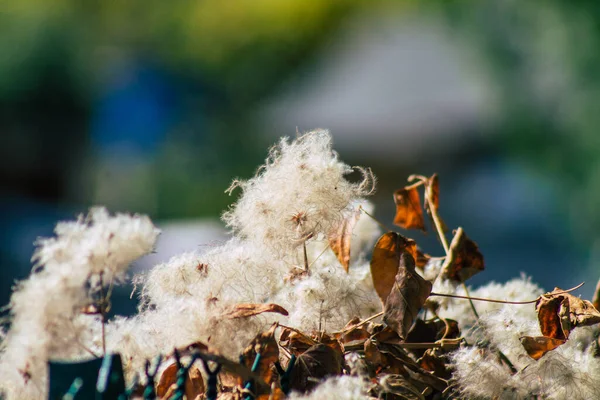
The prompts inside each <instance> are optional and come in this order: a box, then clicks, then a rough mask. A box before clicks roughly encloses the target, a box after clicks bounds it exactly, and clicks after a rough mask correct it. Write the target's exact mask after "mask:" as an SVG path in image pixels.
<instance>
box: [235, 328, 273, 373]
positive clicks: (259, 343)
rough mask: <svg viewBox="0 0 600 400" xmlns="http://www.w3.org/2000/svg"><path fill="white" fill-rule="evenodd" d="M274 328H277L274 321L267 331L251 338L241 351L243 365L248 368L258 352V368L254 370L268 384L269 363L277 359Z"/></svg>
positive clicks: (270, 371)
mask: <svg viewBox="0 0 600 400" xmlns="http://www.w3.org/2000/svg"><path fill="white" fill-rule="evenodd" d="M275 329H277V324H276V323H275V324H273V326H272V327H271V328H270V329H269V330H268V331H266V332H263V333H260V334H258V335H257V336H256V337H255V338H254V339H252V342H250V345H249V346H248V347H246V348H245V349H244V351H243V353H242V355H243V359H244V365H245V366H246V367H248V368H252V365H253V364H254V360H255V359H256V357H257V355H258V354H260V361H259V364H258V369H257V370H256V371H255V372H256V373H258V374H259V375H260V376H261V377H262V378H263V379H264V381H265V382H266V383H267V384H269V385H270V384H271V382H272V381H273V371H272V370H271V365H272V364H273V363H275V362H277V361H278V360H279V346H278V345H277V342H276V341H275V337H274V335H275Z"/></svg>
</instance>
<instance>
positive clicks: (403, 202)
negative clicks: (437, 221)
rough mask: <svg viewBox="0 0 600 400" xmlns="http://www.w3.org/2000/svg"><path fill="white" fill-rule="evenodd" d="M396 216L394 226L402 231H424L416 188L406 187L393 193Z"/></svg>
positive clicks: (421, 210) (419, 199)
mask: <svg viewBox="0 0 600 400" xmlns="http://www.w3.org/2000/svg"><path fill="white" fill-rule="evenodd" d="M394 203H396V216H395V217H394V225H398V226H399V227H401V228H403V229H421V230H423V231H424V230H425V221H424V219H423V209H422V208H421V198H420V196H419V191H418V190H417V188H416V187H412V186H407V187H404V188H402V189H398V190H396V191H395V192H394Z"/></svg>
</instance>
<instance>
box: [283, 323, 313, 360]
mask: <svg viewBox="0 0 600 400" xmlns="http://www.w3.org/2000/svg"><path fill="white" fill-rule="evenodd" d="M314 344H316V342H315V341H314V339H312V338H311V337H310V336H307V335H304V334H300V333H298V332H296V331H293V330H291V329H289V328H282V331H281V336H279V345H280V346H281V347H285V348H286V349H288V351H290V352H291V353H292V354H295V355H296V356H299V355H300V354H302V353H304V352H305V351H306V350H308V349H309V348H310V347H311V346H313V345H314Z"/></svg>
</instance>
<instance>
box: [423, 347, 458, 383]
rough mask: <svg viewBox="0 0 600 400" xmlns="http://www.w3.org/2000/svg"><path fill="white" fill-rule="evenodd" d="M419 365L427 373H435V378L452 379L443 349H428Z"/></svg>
mask: <svg viewBox="0 0 600 400" xmlns="http://www.w3.org/2000/svg"><path fill="white" fill-rule="evenodd" d="M418 363H419V365H420V366H421V368H423V369H424V370H425V371H429V372H433V374H434V375H435V376H439V377H440V378H442V379H446V380H448V379H450V378H451V376H452V373H451V372H450V371H449V370H448V368H447V367H446V360H445V356H444V351H443V349H440V348H433V349H427V350H425V352H424V353H423V356H422V357H421V358H419V360H418Z"/></svg>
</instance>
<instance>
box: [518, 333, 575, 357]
mask: <svg viewBox="0 0 600 400" xmlns="http://www.w3.org/2000/svg"><path fill="white" fill-rule="evenodd" d="M520 340H521V344H522V345H523V347H524V348H525V351H527V354H529V357H531V358H533V359H534V360H539V359H540V358H542V356H543V355H544V354H546V353H547V352H549V351H551V350H554V349H555V348H557V347H558V346H560V345H562V344H564V343H565V342H566V340H563V339H555V338H551V337H545V336H536V337H533V336H523V337H522V338H521V339H520Z"/></svg>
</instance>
